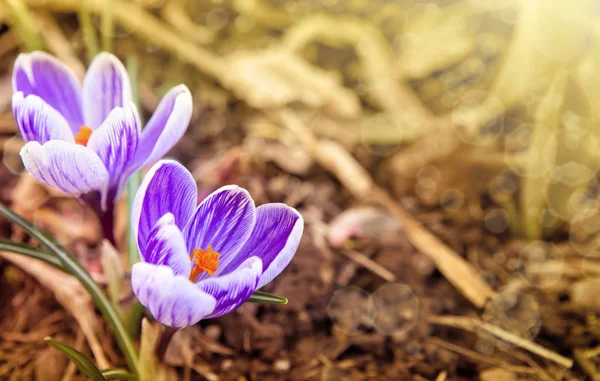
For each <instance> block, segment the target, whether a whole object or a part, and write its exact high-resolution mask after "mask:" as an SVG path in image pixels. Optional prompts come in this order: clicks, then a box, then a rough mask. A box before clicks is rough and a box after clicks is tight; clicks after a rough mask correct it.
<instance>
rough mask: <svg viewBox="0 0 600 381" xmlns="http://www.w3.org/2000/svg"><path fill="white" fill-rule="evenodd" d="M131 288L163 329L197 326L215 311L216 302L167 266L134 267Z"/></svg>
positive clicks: (148, 265) (143, 265)
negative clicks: (166, 327) (165, 327)
mask: <svg viewBox="0 0 600 381" xmlns="http://www.w3.org/2000/svg"><path fill="white" fill-rule="evenodd" d="M131 286H132V288H133V292H134V293H135V296H136V297H137V298H138V300H139V301H140V303H142V305H143V306H145V307H146V308H148V310H150V312H151V313H152V315H153V316H154V317H155V318H156V320H158V321H159V322H161V323H162V324H164V325H168V326H169V327H174V328H183V327H187V326H190V325H194V324H196V323H197V322H199V321H200V320H201V319H203V318H205V317H206V316H208V315H209V314H210V313H212V312H213V310H214V308H215V304H216V301H215V298H213V297H212V296H211V295H208V294H206V293H205V292H203V291H201V290H200V289H199V288H198V287H197V286H196V285H195V284H193V283H192V282H190V281H189V280H187V278H186V277H183V276H176V275H175V274H173V270H171V269H170V268H169V267H167V266H156V265H151V264H149V263H141V262H138V263H136V264H135V265H133V269H132V274H131Z"/></svg>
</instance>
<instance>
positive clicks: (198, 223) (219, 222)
mask: <svg viewBox="0 0 600 381" xmlns="http://www.w3.org/2000/svg"><path fill="white" fill-rule="evenodd" d="M255 220H256V208H255V207H254V200H252V197H250V194H249V193H248V191H247V190H245V189H244V188H240V187H238V186H236V185H228V186H224V187H221V188H219V189H217V190H216V191H214V192H213V193H211V194H210V195H209V196H208V197H206V198H205V199H204V200H203V201H202V202H201V203H200V205H199V206H198V208H197V209H196V212H195V213H194V215H193V216H192V217H191V218H190V221H189V223H188V224H187V225H186V227H185V228H184V230H183V235H184V236H185V238H186V242H187V248H188V251H189V252H190V253H191V252H192V251H193V250H194V249H206V248H207V247H208V246H209V245H212V248H213V250H214V251H217V252H219V253H220V254H221V256H220V258H219V259H220V266H227V264H228V263H229V262H230V261H231V260H233V258H234V257H235V255H236V254H237V252H238V251H239V249H240V248H241V247H242V246H243V245H244V243H245V242H246V240H248V237H249V236H250V233H251V232H252V229H253V228H254V222H255ZM203 276H206V275H205V274H203V275H201V277H203Z"/></svg>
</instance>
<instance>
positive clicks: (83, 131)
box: [75, 126, 93, 147]
mask: <svg viewBox="0 0 600 381" xmlns="http://www.w3.org/2000/svg"><path fill="white" fill-rule="evenodd" d="M92 132H93V131H92V129H91V128H89V127H88V126H81V128H80V129H79V132H78V133H77V135H75V143H77V144H81V145H82V146H84V147H85V146H87V144H88V140H90V137H91V136H92Z"/></svg>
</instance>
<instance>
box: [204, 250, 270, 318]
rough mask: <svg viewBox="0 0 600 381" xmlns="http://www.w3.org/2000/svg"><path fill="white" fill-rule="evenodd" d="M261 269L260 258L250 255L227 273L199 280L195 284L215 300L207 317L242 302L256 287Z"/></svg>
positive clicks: (239, 304)
mask: <svg viewBox="0 0 600 381" xmlns="http://www.w3.org/2000/svg"><path fill="white" fill-rule="evenodd" d="M262 269H263V265H262V261H261V260H260V258H258V257H250V258H247V259H246V260H245V261H244V262H243V263H242V264H241V265H240V266H238V268H237V269H236V270H234V271H232V272H230V273H229V274H227V275H222V276H213V277H209V278H206V279H203V280H201V281H199V282H198V283H197V285H198V287H199V288H200V290H202V291H203V292H206V293H207V294H210V295H212V296H213V297H214V298H215V300H216V301H217V305H216V307H215V310H214V311H213V312H212V313H211V314H210V315H208V316H207V318H215V317H219V316H223V315H225V314H228V313H230V312H231V311H234V310H236V309H237V308H238V307H240V306H241V305H242V304H244V303H245V302H246V301H247V300H248V298H250V296H252V294H253V293H254V291H256V289H257V288H258V282H259V279H260V275H261V274H262Z"/></svg>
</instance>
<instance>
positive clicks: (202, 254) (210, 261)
mask: <svg viewBox="0 0 600 381" xmlns="http://www.w3.org/2000/svg"><path fill="white" fill-rule="evenodd" d="M219 255H221V254H219V253H217V252H216V251H213V248H212V245H208V248H207V249H206V250H203V249H194V251H192V254H191V255H190V259H191V260H192V266H193V267H192V271H190V281H192V282H194V281H196V278H198V275H200V274H201V273H202V271H206V272H207V273H208V275H213V273H214V272H215V271H217V267H219Z"/></svg>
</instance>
